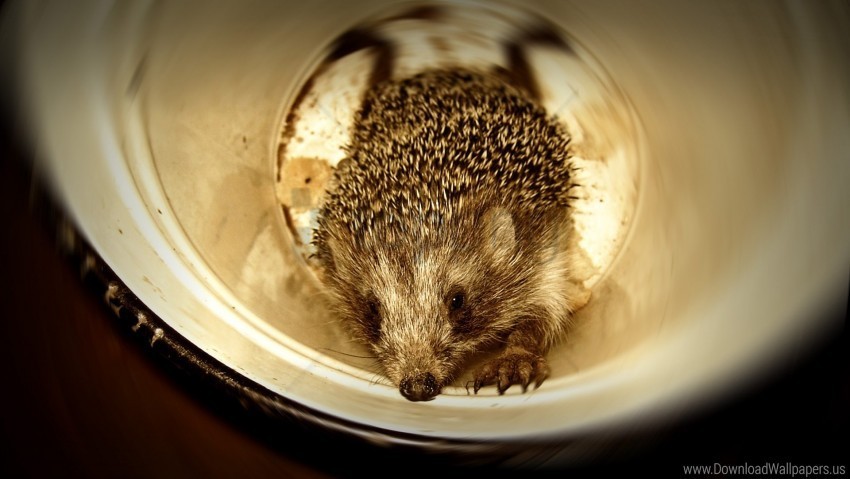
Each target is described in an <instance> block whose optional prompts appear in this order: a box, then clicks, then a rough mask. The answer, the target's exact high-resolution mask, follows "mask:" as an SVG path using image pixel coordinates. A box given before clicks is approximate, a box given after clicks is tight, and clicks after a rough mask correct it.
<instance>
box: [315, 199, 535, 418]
mask: <svg viewBox="0 0 850 479" xmlns="http://www.w3.org/2000/svg"><path fill="white" fill-rule="evenodd" d="M476 218H478V221H477V224H478V228H476V229H475V231H476V232H477V233H475V234H473V235H472V236H470V235H469V234H466V235H464V234H459V233H460V231H464V230H465V228H462V227H459V226H458V225H455V228H450V229H454V230H455V231H457V232H458V234H448V235H444V236H441V240H440V241H437V242H428V241H417V242H416V244H409V243H405V244H403V245H399V244H394V243H392V242H384V243H381V244H378V243H374V244H371V245H370V246H369V248H367V249H366V250H360V251H359V252H358V253H357V254H355V255H348V254H346V253H347V252H349V251H350V250H345V249H342V250H335V249H334V246H336V243H335V242H334V241H331V242H330V243H329V246H330V247H331V250H332V254H333V257H334V261H333V263H334V268H333V269H332V270H331V271H330V278H329V279H330V281H329V284H330V285H331V287H332V290H334V292H335V293H336V294H337V296H338V301H339V302H340V303H341V304H340V305H339V306H340V308H339V311H340V313H341V315H342V316H343V319H344V321H345V322H346V323H348V324H349V325H350V326H351V327H352V328H351V329H352V330H353V332H354V333H355V335H357V336H358V337H360V339H362V340H363V342H365V343H367V344H369V345H370V347H371V348H372V350H373V351H374V352H375V354H376V356H377V358H378V360H379V361H380V363H381V365H382V366H383V369H384V371H385V372H386V375H387V377H388V378H389V379H390V380H391V381H392V382H393V384H395V385H397V386H398V387H399V391H400V392H401V394H402V395H403V396H404V397H406V398H407V399H410V400H412V401H422V400H430V399H433V398H434V397H435V396H436V395H437V394H439V393H440V390H441V388H442V387H443V386H444V385H446V384H448V383H450V382H451V381H452V380H453V378H454V377H455V375H456V373H457V372H458V370H459V369H460V367H461V366H462V364H463V362H464V360H465V359H466V358H467V357H468V356H469V355H470V354H471V353H473V352H475V351H476V350H478V349H480V348H481V346H482V345H484V344H485V343H488V342H492V341H494V340H496V339H498V338H499V337H500V335H501V334H502V333H504V332H505V331H506V330H508V329H509V328H510V327H511V326H512V325H514V324H515V320H516V318H517V317H518V316H520V315H521V310H522V305H523V301H521V300H517V298H520V297H522V296H523V291H522V288H521V286H520V283H521V279H522V278H521V275H518V274H517V273H516V271H515V268H512V267H506V266H508V265H511V264H514V265H517V264H520V263H521V262H519V261H516V254H515V251H514V250H515V249H516V248H515V239H514V229H513V223H512V221H511V216H510V214H509V213H507V211H505V210H503V209H501V208H497V209H493V210H491V211H488V212H487V213H486V214H484V215H482V216H480V217H479V216H477V215H476ZM420 239H421V238H420ZM522 269H525V268H522ZM518 280H520V281H519V282H518Z"/></svg>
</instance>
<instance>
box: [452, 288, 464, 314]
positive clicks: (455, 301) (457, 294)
mask: <svg viewBox="0 0 850 479" xmlns="http://www.w3.org/2000/svg"><path fill="white" fill-rule="evenodd" d="M448 303H449V309H450V310H452V311H458V310H460V309H461V308H463V306H464V305H465V304H466V295H465V294H464V292H463V291H460V290H457V291H453V292H452V293H451V294H450V295H449V301H448Z"/></svg>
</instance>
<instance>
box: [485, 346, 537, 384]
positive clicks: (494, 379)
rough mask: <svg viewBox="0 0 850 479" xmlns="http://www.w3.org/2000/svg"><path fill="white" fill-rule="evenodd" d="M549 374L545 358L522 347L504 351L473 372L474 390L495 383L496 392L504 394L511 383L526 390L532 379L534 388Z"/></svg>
mask: <svg viewBox="0 0 850 479" xmlns="http://www.w3.org/2000/svg"><path fill="white" fill-rule="evenodd" d="M548 376H549V367H548V366H547V364H546V360H545V359H544V358H543V357H542V356H540V355H538V354H535V353H531V352H528V351H526V350H524V349H521V350H518V349H513V350H511V351H505V352H504V353H502V354H501V355H500V356H499V357H498V358H496V359H494V360H492V361H490V362H488V363H487V364H485V365H484V366H483V367H482V368H481V369H479V370H478V372H477V373H476V374H475V380H474V391H475V393H476V394H478V390H479V389H481V388H482V387H483V386H489V385H492V384H495V385H496V390H497V391H498V393H499V394H500V395H501V394H504V393H505V391H507V390H508V388H510V387H511V386H512V385H514V384H519V385H521V386H522V392H526V391H527V390H528V386H529V384H531V382H532V381H534V389H537V388H538V387H540V385H541V384H543V381H545V380H546V378H547V377H548Z"/></svg>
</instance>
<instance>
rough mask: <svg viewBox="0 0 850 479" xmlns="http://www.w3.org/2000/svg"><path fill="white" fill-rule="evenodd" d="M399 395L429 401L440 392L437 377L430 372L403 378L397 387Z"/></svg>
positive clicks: (414, 399) (412, 399)
mask: <svg viewBox="0 0 850 479" xmlns="http://www.w3.org/2000/svg"><path fill="white" fill-rule="evenodd" d="M398 389H399V391H401V395H402V396H404V397H406V398H407V399H409V400H411V401H430V400H431V399H434V397H435V396H436V395H437V394H440V386H439V385H438V384H437V379H436V378H435V377H434V375H433V374H431V373H424V374H418V375H416V376H413V377H409V378H405V379H403V380H402V381H401V384H399V387H398Z"/></svg>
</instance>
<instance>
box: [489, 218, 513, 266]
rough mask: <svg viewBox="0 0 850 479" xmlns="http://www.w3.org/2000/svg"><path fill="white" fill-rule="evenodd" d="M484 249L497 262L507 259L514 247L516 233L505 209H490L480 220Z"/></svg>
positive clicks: (511, 219)
mask: <svg viewBox="0 0 850 479" xmlns="http://www.w3.org/2000/svg"><path fill="white" fill-rule="evenodd" d="M482 220H483V223H484V227H483V228H482V231H483V233H484V238H483V240H484V247H485V248H486V249H487V251H489V252H490V254H491V255H492V256H493V258H494V259H495V260H497V261H503V260H506V259H508V258H509V257H510V256H511V255H512V254H513V252H514V248H515V247H516V231H515V230H514V220H513V217H511V212H510V211H508V210H507V209H506V208H502V207H495V208H490V209H489V210H487V212H486V213H484V217H483V218H482Z"/></svg>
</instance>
